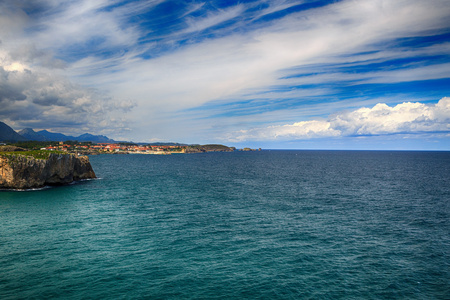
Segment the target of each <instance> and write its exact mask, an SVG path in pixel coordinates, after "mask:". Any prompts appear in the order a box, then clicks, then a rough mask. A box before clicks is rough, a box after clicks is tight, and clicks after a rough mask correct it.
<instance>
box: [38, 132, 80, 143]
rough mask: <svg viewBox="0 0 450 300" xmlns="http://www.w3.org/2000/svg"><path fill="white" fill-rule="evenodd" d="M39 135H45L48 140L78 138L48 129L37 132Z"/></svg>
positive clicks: (71, 139) (63, 140)
mask: <svg viewBox="0 0 450 300" xmlns="http://www.w3.org/2000/svg"><path fill="white" fill-rule="evenodd" d="M37 133H38V134H39V135H42V136H44V137H45V138H46V139H47V141H62V142H65V141H75V140H76V138H75V137H73V136H70V135H65V134H62V133H54V132H50V131H47V130H41V131H38V132H37Z"/></svg>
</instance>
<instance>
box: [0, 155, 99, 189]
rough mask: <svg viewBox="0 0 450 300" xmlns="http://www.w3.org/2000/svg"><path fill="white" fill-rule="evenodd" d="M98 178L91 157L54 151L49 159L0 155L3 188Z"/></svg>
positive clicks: (36, 186)
mask: <svg viewBox="0 0 450 300" xmlns="http://www.w3.org/2000/svg"><path fill="white" fill-rule="evenodd" d="M90 178H96V176H95V173H94V170H93V169H92V166H91V164H90V162H89V158H88V157H87V156H77V155H75V154H55V153H52V154H50V155H49V156H48V158H47V159H37V158H34V157H32V156H25V155H20V154H18V155H15V154H10V155H7V156H6V155H3V156H2V155H0V188H4V189H5V188H6V189H30V188H39V187H43V186H46V185H63V184H68V183H71V182H73V181H76V180H81V179H90Z"/></svg>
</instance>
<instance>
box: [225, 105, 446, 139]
mask: <svg viewBox="0 0 450 300" xmlns="http://www.w3.org/2000/svg"><path fill="white" fill-rule="evenodd" d="M425 132H428V133H433V132H444V133H449V132H450V98H449V97H445V98H442V99H441V100H439V102H438V103H437V104H424V103H419V102H404V103H401V104H398V105H396V106H393V107H390V106H388V105H386V104H384V103H378V104H377V105H375V106H374V107H372V108H366V107H362V108H359V109H357V110H354V111H349V112H341V113H337V114H334V115H331V116H330V117H329V118H328V119H327V120H310V121H302V122H297V123H294V124H287V125H277V126H269V127H265V128H253V129H249V130H240V131H238V132H234V133H233V134H231V135H230V136H228V139H229V140H230V141H232V142H240V141H245V140H257V141H266V140H269V141H270V140H284V141H285V140H299V139H311V138H324V137H339V136H367V135H392V134H422V133H425Z"/></svg>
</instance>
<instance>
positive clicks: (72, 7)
mask: <svg viewBox="0 0 450 300" xmlns="http://www.w3.org/2000/svg"><path fill="white" fill-rule="evenodd" d="M449 20H450V5H449V3H448V0H427V1H423V0H417V1H416V0H405V1H403V0H396V1H391V0H361V1H358V0H342V1H314V0H313V1H290V0H272V1H219V0H216V1H170V0H167V1H164V0H148V1H121V0H108V1H107V0H79V1H65V0H36V1H33V0H28V1H27V0H3V1H0V121H3V122H5V123H6V124H8V125H10V126H11V127H12V128H14V129H15V130H17V131H18V130H21V129H23V128H33V129H35V130H36V131H37V130H42V129H46V130H49V131H52V132H61V133H64V134H68V135H80V134H83V133H86V132H89V133H91V134H101V135H106V136H108V137H109V138H113V139H115V140H121V141H134V142H159V141H162V142H169V141H171V142H180V143H189V144H192V143H198V144H205V143H221V144H225V145H229V146H236V147H246V146H248V147H262V148H264V149H355V150H450V21H449Z"/></svg>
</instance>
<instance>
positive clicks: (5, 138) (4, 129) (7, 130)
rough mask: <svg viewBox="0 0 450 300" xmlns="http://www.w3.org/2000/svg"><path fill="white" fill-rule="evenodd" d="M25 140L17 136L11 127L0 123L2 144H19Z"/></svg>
mask: <svg viewBox="0 0 450 300" xmlns="http://www.w3.org/2000/svg"><path fill="white" fill-rule="evenodd" d="M25 140H26V138H24V137H23V136H21V135H20V134H18V133H17V132H15V131H14V129H12V128H11V127H9V126H8V125H6V124H5V123H3V122H0V141H2V142H21V141H25Z"/></svg>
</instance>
